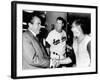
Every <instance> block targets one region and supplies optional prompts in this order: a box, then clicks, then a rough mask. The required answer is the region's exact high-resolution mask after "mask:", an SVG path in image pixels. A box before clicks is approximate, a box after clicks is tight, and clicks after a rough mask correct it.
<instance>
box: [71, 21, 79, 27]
mask: <svg viewBox="0 0 100 80" xmlns="http://www.w3.org/2000/svg"><path fill="white" fill-rule="evenodd" d="M72 27H76V28H79V27H80V25H78V24H76V23H75V22H73V23H72Z"/></svg>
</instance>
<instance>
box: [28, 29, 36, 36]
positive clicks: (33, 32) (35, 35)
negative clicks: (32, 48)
mask: <svg viewBox="0 0 100 80" xmlns="http://www.w3.org/2000/svg"><path fill="white" fill-rule="evenodd" d="M29 31H30V32H31V33H32V34H33V35H34V36H35V37H36V33H35V32H33V31H32V30H31V29H29Z"/></svg>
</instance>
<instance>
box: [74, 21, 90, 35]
mask: <svg viewBox="0 0 100 80" xmlns="http://www.w3.org/2000/svg"><path fill="white" fill-rule="evenodd" d="M73 22H74V23H75V24H76V25H80V27H81V29H82V31H83V33H84V34H88V29H89V26H87V25H86V22H85V20H84V19H76V20H74V21H73Z"/></svg>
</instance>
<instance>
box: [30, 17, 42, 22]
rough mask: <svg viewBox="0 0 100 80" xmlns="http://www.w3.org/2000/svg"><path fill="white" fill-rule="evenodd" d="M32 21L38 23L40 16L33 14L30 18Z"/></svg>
mask: <svg viewBox="0 0 100 80" xmlns="http://www.w3.org/2000/svg"><path fill="white" fill-rule="evenodd" d="M32 21H33V22H39V23H41V20H40V18H39V17H37V16H34V17H33V18H32Z"/></svg>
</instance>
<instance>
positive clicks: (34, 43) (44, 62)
mask: <svg viewBox="0 0 100 80" xmlns="http://www.w3.org/2000/svg"><path fill="white" fill-rule="evenodd" d="M28 26H29V28H28V30H27V31H25V32H23V36H22V40H23V41H22V42H23V46H22V50H23V52H22V69H35V68H48V67H49V65H50V59H49V56H48V55H47V53H46V52H45V50H44V47H43V46H42V44H41V43H40V42H39V41H38V39H37V37H36V35H37V34H39V32H40V28H41V19H40V17H39V16H36V15H35V16H33V17H31V19H30V22H29V23H28Z"/></svg>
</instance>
